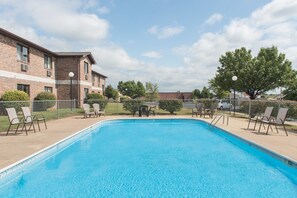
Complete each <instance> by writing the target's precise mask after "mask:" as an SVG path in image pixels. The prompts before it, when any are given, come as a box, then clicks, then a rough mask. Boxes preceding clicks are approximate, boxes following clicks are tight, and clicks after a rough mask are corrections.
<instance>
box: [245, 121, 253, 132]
mask: <svg viewBox="0 0 297 198" xmlns="http://www.w3.org/2000/svg"><path fill="white" fill-rule="evenodd" d="M250 123H251V119H249V123H248V126H247V128H246V129H249V128H250ZM254 130H255V129H254Z"/></svg>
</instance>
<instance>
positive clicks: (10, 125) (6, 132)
mask: <svg viewBox="0 0 297 198" xmlns="http://www.w3.org/2000/svg"><path fill="white" fill-rule="evenodd" d="M10 127H11V124H10V125H9V127H8V129H7V132H6V136H7V135H8V132H9V130H10Z"/></svg>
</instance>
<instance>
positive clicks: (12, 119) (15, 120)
mask: <svg viewBox="0 0 297 198" xmlns="http://www.w3.org/2000/svg"><path fill="white" fill-rule="evenodd" d="M6 112H7V116H8V120H9V127H8V129H7V132H6V136H7V135H8V133H9V131H10V128H11V126H12V125H17V128H16V130H15V133H17V132H18V130H19V127H20V126H21V125H22V131H23V130H24V128H25V131H26V135H28V130H30V129H31V127H32V126H33V129H34V132H36V131H35V126H34V123H33V120H32V119H24V118H19V117H18V115H17V112H16V110H15V108H6ZM27 124H30V127H29V129H28V130H27V126H26V125H27Z"/></svg>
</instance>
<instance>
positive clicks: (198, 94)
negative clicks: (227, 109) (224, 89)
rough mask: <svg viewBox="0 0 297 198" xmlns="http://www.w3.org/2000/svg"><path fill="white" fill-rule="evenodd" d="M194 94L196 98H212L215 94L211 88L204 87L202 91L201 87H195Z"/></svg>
mask: <svg viewBox="0 0 297 198" xmlns="http://www.w3.org/2000/svg"><path fill="white" fill-rule="evenodd" d="M192 96H193V98H195V99H200V98H212V97H213V94H212V93H211V91H210V89H208V88H207V87H203V88H202V90H201V91H200V90H199V89H194V91H192Z"/></svg>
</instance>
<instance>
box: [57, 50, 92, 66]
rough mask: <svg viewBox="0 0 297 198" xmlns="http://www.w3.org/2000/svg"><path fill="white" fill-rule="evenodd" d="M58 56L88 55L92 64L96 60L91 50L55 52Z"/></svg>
mask: <svg viewBox="0 0 297 198" xmlns="http://www.w3.org/2000/svg"><path fill="white" fill-rule="evenodd" d="M55 53H56V54H57V55H58V56H82V57H86V56H87V57H88V58H89V60H90V61H91V63H92V64H96V61H95V59H94V57H93V55H92V53H91V52H55Z"/></svg>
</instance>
